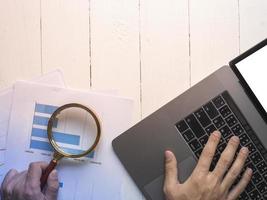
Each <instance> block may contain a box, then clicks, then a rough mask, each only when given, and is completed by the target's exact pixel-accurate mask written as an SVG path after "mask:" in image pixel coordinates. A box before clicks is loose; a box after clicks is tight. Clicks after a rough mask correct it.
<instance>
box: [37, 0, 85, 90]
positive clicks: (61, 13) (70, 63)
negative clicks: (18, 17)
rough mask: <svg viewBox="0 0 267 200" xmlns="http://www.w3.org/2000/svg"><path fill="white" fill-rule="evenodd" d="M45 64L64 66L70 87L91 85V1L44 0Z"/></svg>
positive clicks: (54, 66) (43, 50) (42, 4)
mask: <svg viewBox="0 0 267 200" xmlns="http://www.w3.org/2000/svg"><path fill="white" fill-rule="evenodd" d="M41 25H42V26H41V27H42V66H43V70H44V71H45V72H47V71H50V70H52V69H54V68H58V67H59V68H61V69H62V70H63V74H64V77H65V80H66V83H67V85H68V86H71V87H75V88H87V89H88V88H89V87H90V56H89V53H90V52H89V1H88V0H75V1H73V0H41Z"/></svg>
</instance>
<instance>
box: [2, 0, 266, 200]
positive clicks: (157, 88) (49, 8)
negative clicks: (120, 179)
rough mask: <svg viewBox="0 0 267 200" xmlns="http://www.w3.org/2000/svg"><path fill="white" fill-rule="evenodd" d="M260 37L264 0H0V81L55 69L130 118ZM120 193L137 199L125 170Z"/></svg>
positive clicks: (150, 108)
mask: <svg viewBox="0 0 267 200" xmlns="http://www.w3.org/2000/svg"><path fill="white" fill-rule="evenodd" d="M266 37H267V2H266V0H253V1H251V0H234V1H233V0H224V1H214V0H202V1H199V0H179V1H178V0H165V1H160V0H75V1H74V0H8V1H5V0H0V88H3V87H6V86H8V85H10V84H11V83H13V82H14V81H15V80H17V79H29V78H31V77H34V76H37V75H40V74H42V73H45V72H47V71H50V70H52V69H54V68H61V69H62V70H63V72H64V75H65V79H66V82H67V84H68V85H69V86H70V87H74V88H82V89H90V88H95V89H110V88H111V89H117V90H118V91H119V94H121V95H126V96H128V97H131V98H133V99H134V101H135V113H134V122H138V121H139V120H140V119H141V118H144V117H146V116H147V115H149V114H150V113H152V112H153V111H155V110H156V109H158V108H159V107H160V106H162V105H164V104H165V103H167V102H168V101H169V100H171V99H172V98H173V97H175V96H177V95H179V94H180V93H182V92H183V91H185V90H186V89H187V88H189V87H190V86H191V85H193V84H195V83H197V82H198V81H199V80H201V79H203V78H204V77H205V76H207V75H208V74H210V73H211V72H213V71H215V70H216V69H217V68H219V67H221V66H222V65H224V64H227V63H228V61H229V60H230V59H232V58H233V57H235V56H237V55H238V54H239V53H240V52H243V51H245V50H246V49H247V48H249V47H250V46H252V45H254V44H255V43H257V42H259V41H260V40H262V39H264V38H266ZM123 194H124V197H125V199H141V195H140V194H138V192H137V190H136V188H135V187H134V186H132V183H131V181H130V179H129V177H125V187H124V188H123Z"/></svg>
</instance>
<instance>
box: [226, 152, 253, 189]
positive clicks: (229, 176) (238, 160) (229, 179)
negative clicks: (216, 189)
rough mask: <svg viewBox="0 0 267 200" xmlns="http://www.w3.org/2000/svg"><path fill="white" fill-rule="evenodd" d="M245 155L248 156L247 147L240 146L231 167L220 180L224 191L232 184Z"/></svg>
mask: <svg viewBox="0 0 267 200" xmlns="http://www.w3.org/2000/svg"><path fill="white" fill-rule="evenodd" d="M247 157H248V148H247V147H242V148H241V150H240V151H239V153H238V156H237V158H236V160H235V161H234V163H233V165H232V167H231V168H230V170H229V171H228V173H227V174H226V176H225V178H224V179H223V181H222V188H223V190H224V191H227V190H228V189H229V188H230V187H231V186H232V184H233V183H234V181H235V179H236V178H237V176H238V175H239V174H240V172H241V170H242V168H243V166H244V164H245V161H246V159H247Z"/></svg>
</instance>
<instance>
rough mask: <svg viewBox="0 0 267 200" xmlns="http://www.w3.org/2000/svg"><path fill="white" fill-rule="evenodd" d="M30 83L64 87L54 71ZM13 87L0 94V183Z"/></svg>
mask: <svg viewBox="0 0 267 200" xmlns="http://www.w3.org/2000/svg"><path fill="white" fill-rule="evenodd" d="M32 81H34V82H38V83H42V84H47V85H55V86H60V87H65V81H64V78H63V75H62V72H61V71H60V70H54V71H51V72H49V73H47V74H44V75H42V76H39V77H36V78H34V79H33V80H32ZM12 98H13V86H11V87H9V88H6V89H3V90H2V91H1V92H0V183H2V178H3V175H4V174H3V172H2V170H3V166H4V164H5V150H6V137H7V132H8V123H9V117H10V112H11V107H12Z"/></svg>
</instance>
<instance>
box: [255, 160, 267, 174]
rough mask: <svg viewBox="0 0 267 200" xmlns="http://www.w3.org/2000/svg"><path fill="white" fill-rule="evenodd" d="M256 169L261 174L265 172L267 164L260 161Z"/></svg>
mask: <svg viewBox="0 0 267 200" xmlns="http://www.w3.org/2000/svg"><path fill="white" fill-rule="evenodd" d="M257 169H258V170H259V172H260V173H261V174H263V173H265V172H267V164H266V162H265V161H262V162H260V163H259V164H258V165H257Z"/></svg>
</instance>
